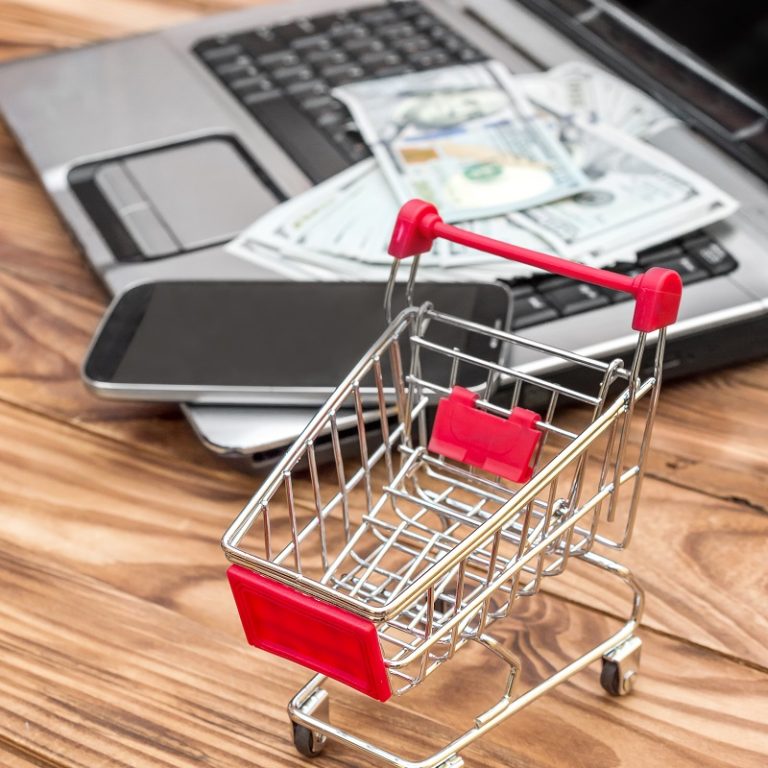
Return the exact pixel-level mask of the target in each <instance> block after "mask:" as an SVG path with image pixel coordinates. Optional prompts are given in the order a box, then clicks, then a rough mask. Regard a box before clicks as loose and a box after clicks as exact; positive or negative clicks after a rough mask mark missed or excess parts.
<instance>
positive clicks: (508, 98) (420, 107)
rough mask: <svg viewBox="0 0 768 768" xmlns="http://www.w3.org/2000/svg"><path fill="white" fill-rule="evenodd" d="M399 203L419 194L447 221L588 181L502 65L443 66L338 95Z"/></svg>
mask: <svg viewBox="0 0 768 768" xmlns="http://www.w3.org/2000/svg"><path fill="white" fill-rule="evenodd" d="M333 95H334V96H335V97H337V98H339V99H340V100H341V101H343V102H344V104H345V105H346V106H347V107H348V108H349V110H350V112H351V113H352V116H353V118H354V120H355V123H356V124H357V127H358V128H359V130H360V132H361V133H362V135H363V138H364V139H365V141H366V143H367V144H368V145H369V147H370V148H371V150H372V151H373V154H374V156H375V158H376V160H377V161H378V163H379V166H380V167H381V169H382V171H383V172H384V175H385V177H386V179H387V181H388V182H389V183H390V185H391V186H392V189H393V190H394V192H395V196H396V198H397V201H398V202H401V203H402V202H404V201H405V200H407V199H409V198H412V197H420V198H423V199H425V200H429V201H430V202H433V203H435V205H437V207H438V208H439V209H440V212H441V215H442V216H443V218H444V219H445V220H446V221H452V222H455V221H464V220H471V219H479V218H485V217H488V216H494V215H499V214H505V213H508V212H510V211H514V210H520V209H522V208H526V207H529V206H531V205H537V204H540V203H543V202H548V201H550V200H556V199H559V198H563V197H567V196H570V195H573V194H574V193H576V192H578V191H579V190H580V189H582V188H583V187H584V186H585V183H586V179H585V178H584V176H583V174H582V173H581V172H580V171H579V169H578V167H577V166H576V165H575V164H574V163H573V161H572V160H571V159H570V157H569V156H568V154H567V152H565V150H564V148H563V147H562V146H561V145H560V143H559V142H558V140H557V139H556V137H554V136H552V135H551V134H550V133H549V132H548V131H547V129H546V127H545V126H544V125H542V124H540V123H538V122H537V121H536V119H535V113H534V110H533V108H532V106H531V104H530V103H529V102H528V100H527V99H526V97H525V95H524V94H523V92H522V90H521V89H520V87H519V85H518V84H517V83H516V82H515V80H514V78H513V77H512V76H511V75H509V73H508V72H507V70H506V69H505V68H504V67H503V66H502V65H501V64H498V63H497V62H482V63H478V64H471V65H463V66H456V67H446V68H444V69H436V70H430V71H427V72H418V73H414V74H409V75H400V76H397V77H390V78H382V79H378V80H369V81H366V82H362V83H356V84H353V85H346V86H343V87H341V88H337V89H335V90H334V91H333Z"/></svg>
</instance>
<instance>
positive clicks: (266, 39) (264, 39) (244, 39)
mask: <svg viewBox="0 0 768 768" xmlns="http://www.w3.org/2000/svg"><path fill="white" fill-rule="evenodd" d="M235 39H236V40H237V42H238V43H239V44H240V45H241V46H242V47H243V49H244V50H245V51H246V52H247V53H249V54H250V55H251V56H253V57H254V58H256V57H258V56H263V55H264V54H267V53H274V52H275V51H281V50H283V49H284V48H285V43H283V42H282V41H281V40H278V38H277V37H275V35H274V34H272V32H270V31H269V30H267V29H257V30H254V31H253V32H246V33H245V34H244V35H238V36H237V37H236V38H235Z"/></svg>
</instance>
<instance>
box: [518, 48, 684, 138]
mask: <svg viewBox="0 0 768 768" xmlns="http://www.w3.org/2000/svg"><path fill="white" fill-rule="evenodd" d="M517 80H518V82H519V84H520V87H521V88H522V90H523V92H524V93H525V95H526V96H527V97H528V99H529V100H530V101H531V102H532V103H533V104H534V105H535V106H536V107H538V108H540V109H541V110H544V112H545V113H547V114H548V115H553V116H555V117H557V118H558V119H559V120H561V121H575V122H578V123H582V124H584V123H586V124H593V123H600V124H603V125H607V126H610V127H612V128H615V129H617V130H620V131H621V132H623V133H626V134H629V135H631V136H636V137H638V138H643V139H647V138H649V137H651V136H653V135H654V134H655V133H658V132H659V131H660V130H663V129H664V128H667V127H669V126H671V125H675V124H679V121H678V120H677V119H676V118H674V117H673V116H672V115H671V114H670V113H669V112H667V110H665V109H663V108H662V107H661V106H659V105H658V104H657V103H656V102H655V101H654V100H653V99H651V98H650V97H649V96H647V95H646V94H645V93H643V92H642V91H640V90H639V89H637V88H635V87H633V86H631V85H629V84H628V83H625V82H624V81H623V80H619V79H618V78H617V77H614V76H613V75H611V74H610V73H608V72H606V71H605V70H603V69H600V68H598V67H595V66H592V65H590V64H584V63H582V62H568V63H566V64H562V65H560V66H559V67H555V68H554V69H551V70H549V71H548V72H542V73H539V74H533V75H521V76H519V77H518V78H517Z"/></svg>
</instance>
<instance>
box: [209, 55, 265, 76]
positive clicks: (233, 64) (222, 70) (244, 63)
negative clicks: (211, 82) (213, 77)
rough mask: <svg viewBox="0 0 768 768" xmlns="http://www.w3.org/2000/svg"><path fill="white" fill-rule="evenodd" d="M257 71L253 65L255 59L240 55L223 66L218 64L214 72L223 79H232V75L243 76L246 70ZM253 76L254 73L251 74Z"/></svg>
mask: <svg viewBox="0 0 768 768" xmlns="http://www.w3.org/2000/svg"><path fill="white" fill-rule="evenodd" d="M251 69H252V70H255V69H256V68H255V67H254V65H253V59H252V58H251V57H250V56H246V55H242V54H241V55H240V56H237V57H236V58H234V59H229V60H228V61H225V62H224V63H223V64H217V65H216V66H215V67H214V68H213V71H214V72H215V73H216V74H217V75H218V76H219V77H222V78H226V77H231V76H232V75H239V74H242V73H243V72H244V71H246V70H251ZM249 74H253V72H249Z"/></svg>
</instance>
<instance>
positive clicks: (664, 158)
mask: <svg viewBox="0 0 768 768" xmlns="http://www.w3.org/2000/svg"><path fill="white" fill-rule="evenodd" d="M571 127H572V129H573V130H572V131H571V134H570V143H571V153H572V155H573V157H574V159H577V161H578V163H579V165H580V166H581V168H582V169H583V171H584V173H585V174H586V175H587V176H588V177H589V178H590V179H591V182H590V184H589V186H588V187H587V189H585V190H584V191H582V192H580V193H579V194H577V195H575V196H573V197H571V198H568V199H567V200H560V201H557V202H554V203H548V204H547V205H542V206H535V207H532V208H529V209H528V210H526V211H521V212H518V213H516V214H515V215H514V216H513V217H512V219H513V221H514V223H516V224H517V225H519V226H521V227H523V228H524V229H527V230H529V231H530V232H533V233H535V234H537V235H539V236H540V237H542V238H543V239H545V240H547V241H548V242H549V243H551V245H552V246H553V248H554V250H555V251H556V252H557V253H559V254H560V255H562V256H565V257H567V258H570V259H576V260H582V261H587V262H588V263H592V264H594V265H607V264H610V263H612V262H614V261H615V260H616V257H617V253H618V252H619V251H621V252H624V253H627V252H630V253H633V254H634V253H636V252H637V251H638V250H641V249H643V248H647V247H650V246H652V245H656V244H657V243H659V242H664V241H666V240H670V239H672V238H674V237H677V236H679V235H682V234H685V233H687V232H690V231H691V230H694V229H699V228H700V227H703V226H706V225H708V224H712V223H713V222H715V221H719V220H721V219H723V218H725V217H727V216H729V215H730V214H732V213H733V212H734V211H735V210H736V209H737V207H738V204H737V203H736V201H735V200H734V199H733V198H731V197H730V196H729V195H727V194H726V193H725V192H723V191H722V190H720V189H718V188H717V187H716V186H715V185H714V184H712V183H710V182H709V181H707V180H706V179H704V178H703V177H701V176H699V175H698V174H696V173H694V172H693V171H691V170H690V169H688V168H686V167H685V166H683V165H682V164H680V163H678V162H677V161H676V160H674V159H673V158H671V157H669V156H668V155H666V154H665V153H663V152H661V151H659V150H657V149H655V148H654V147H652V146H650V145H649V144H646V143H644V142H641V141H638V140H636V139H633V138H632V137H631V136H628V135H625V134H622V133H619V132H618V131H616V130H615V129H612V128H610V127H608V126H604V125H591V126H590V125H578V124H576V123H573V124H572V125H571Z"/></svg>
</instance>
